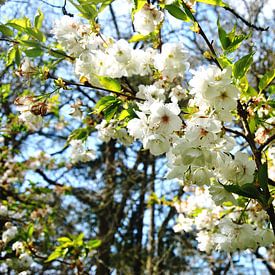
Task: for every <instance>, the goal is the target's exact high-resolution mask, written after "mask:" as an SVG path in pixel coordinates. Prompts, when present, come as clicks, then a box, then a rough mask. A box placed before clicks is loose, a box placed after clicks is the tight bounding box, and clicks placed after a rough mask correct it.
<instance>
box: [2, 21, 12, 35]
mask: <svg viewBox="0 0 275 275" xmlns="http://www.w3.org/2000/svg"><path fill="white" fill-rule="evenodd" d="M0 32H1V33H3V34H4V35H5V36H13V30H11V29H10V28H8V27H7V26H6V25H4V24H0Z"/></svg>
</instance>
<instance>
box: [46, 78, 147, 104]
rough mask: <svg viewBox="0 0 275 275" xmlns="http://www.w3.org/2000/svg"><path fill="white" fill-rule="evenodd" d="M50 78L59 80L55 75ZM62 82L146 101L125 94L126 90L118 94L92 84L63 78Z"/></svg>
mask: <svg viewBox="0 0 275 275" xmlns="http://www.w3.org/2000/svg"><path fill="white" fill-rule="evenodd" d="M48 78H50V79H54V80H58V77H56V76H53V75H48ZM62 81H63V82H64V83H65V85H67V86H78V87H86V88H92V89H96V90H99V91H104V92H108V93H114V94H116V95H119V96H123V97H126V98H128V99H135V100H139V101H144V99H141V98H138V97H135V96H132V95H128V94H125V93H123V91H124V90H122V92H117V91H113V90H109V89H106V88H102V87H97V86H94V85H92V84H90V83H89V82H85V83H77V82H74V81H71V80H65V79H63V78H62Z"/></svg>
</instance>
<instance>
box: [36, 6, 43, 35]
mask: <svg viewBox="0 0 275 275" xmlns="http://www.w3.org/2000/svg"><path fill="white" fill-rule="evenodd" d="M37 12H38V14H37V15H36V16H35V18H34V26H35V28H36V29H37V30H39V29H41V27H42V23H43V19H44V14H43V13H42V12H41V10H40V9H38V11H37Z"/></svg>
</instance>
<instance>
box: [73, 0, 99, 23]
mask: <svg viewBox="0 0 275 275" xmlns="http://www.w3.org/2000/svg"><path fill="white" fill-rule="evenodd" d="M78 2H79V4H78V3H75V2H74V1H71V3H72V4H73V5H74V6H75V8H76V9H78V10H79V11H80V12H81V16H82V17H84V18H86V19H88V20H94V19H95V18H96V17H97V15H98V11H97V9H96V5H95V4H93V3H92V2H91V1H78Z"/></svg>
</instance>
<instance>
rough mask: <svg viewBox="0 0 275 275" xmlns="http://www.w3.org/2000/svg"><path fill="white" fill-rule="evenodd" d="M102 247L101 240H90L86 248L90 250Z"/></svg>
mask: <svg viewBox="0 0 275 275" xmlns="http://www.w3.org/2000/svg"><path fill="white" fill-rule="evenodd" d="M100 245H101V240H89V241H88V242H87V243H86V247H87V248H88V249H90V250H91V249H96V248H98V247H99V246H100Z"/></svg>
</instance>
